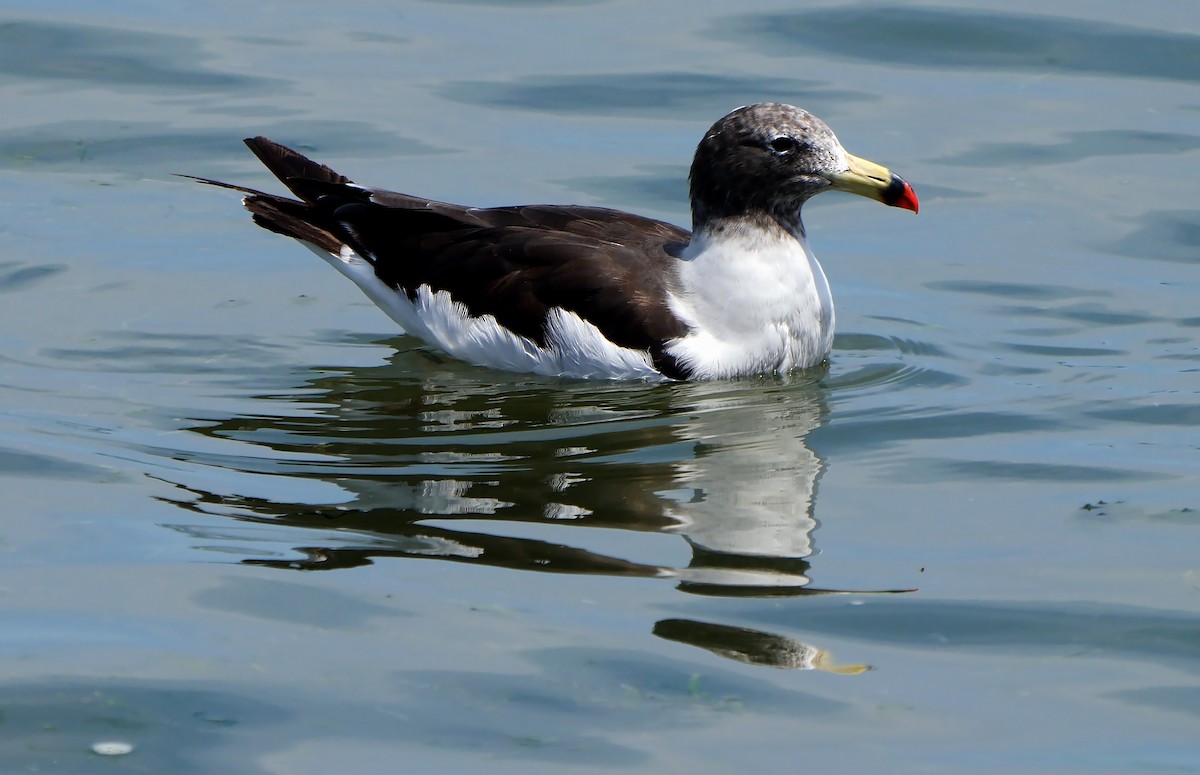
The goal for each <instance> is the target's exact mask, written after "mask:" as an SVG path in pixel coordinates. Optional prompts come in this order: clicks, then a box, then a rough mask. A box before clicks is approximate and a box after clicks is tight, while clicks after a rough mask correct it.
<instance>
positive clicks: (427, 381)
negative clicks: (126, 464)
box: [157, 350, 901, 667]
mask: <svg viewBox="0 0 1200 775" xmlns="http://www.w3.org/2000/svg"><path fill="white" fill-rule="evenodd" d="M429 357H430V356H429V355H428V354H426V353H424V352H423V351H419V350H414V351H408V352H400V353H398V354H397V355H396V356H395V358H394V359H393V363H392V364H390V365H388V366H384V367H379V368H366V369H355V370H351V371H349V372H345V373H339V374H336V375H328V376H322V377H320V378H318V379H316V380H314V381H312V383H311V385H310V387H311V388H312V391H313V392H315V394H316V395H315V396H312V397H310V399H309V401H310V402H311V401H316V402H317V403H315V404H314V403H309V404H308V405H309V406H311V407H317V409H316V410H314V411H308V412H304V413H301V414H298V413H297V412H296V407H295V399H296V396H295V395H287V396H279V397H272V396H263V397H261V398H262V399H263V400H264V402H265V403H266V404H268V405H269V403H270V402H271V401H278V402H280V406H281V411H280V412H279V413H277V414H272V413H270V412H269V411H267V412H263V413H258V414H255V415H253V416H239V417H230V418H227V419H218V420H215V421H213V422H211V423H202V424H199V425H197V426H196V427H195V428H194V430H195V431H196V432H198V433H201V434H204V435H206V436H209V437H212V438H216V439H222V440H225V441H236V442H243V443H249V444H253V445H256V446H259V447H266V448H269V449H270V450H271V454H270V455H269V456H265V457H264V456H261V455H256V456H253V457H251V456H244V457H243V456H238V455H216V454H211V453H199V452H189V453H181V452H179V451H164V450H158V451H157V454H167V455H169V456H172V457H175V458H177V459H183V460H186V461H187V462H189V463H191V464H198V465H201V466H206V467H213V468H217V469H222V470H226V471H233V472H237V473H239V474H249V475H251V476H252V477H255V478H260V479H261V478H274V477H284V478H285V479H286V481H287V482H291V483H299V482H306V483H310V484H311V483H319V484H321V485H324V486H325V487H326V488H327V489H326V490H324V491H323V492H326V495H325V496H324V497H314V498H311V499H309V500H303V501H302V500H301V499H300V498H301V497H302V496H301V495H299V493H305V494H306V495H305V496H303V497H308V495H307V494H309V493H311V492H313V489H312V488H304V487H297V486H292V485H288V486H282V487H275V488H271V489H272V493H271V494H270V495H269V496H264V495H262V494H261V492H262V490H263V488H262V487H258V488H257V490H258V492H259V493H260V494H257V495H253V496H252V495H246V494H235V493H230V492H217V491H214V489H213V487H212V485H211V481H212V480H211V478H209V479H206V480H205V481H206V482H209V484H208V485H207V486H201V485H198V484H195V483H189V482H179V481H173V482H171V483H172V484H173V485H175V486H176V487H178V488H179V489H180V490H181V491H182V492H183V493H184V494H182V495H181V496H180V497H177V498H172V499H171V502H172V503H175V504H177V505H178V506H180V507H183V508H185V509H189V510H194V511H199V512H203V513H216V514H221V515H226V516H230V517H233V518H235V519H237V520H239V521H241V522H245V523H252V524H263V525H272V526H278V525H284V526H287V527H289V528H293V529H295V530H299V531H303V532H300V533H296V532H295V531H293V532H291V533H289V536H290V539H291V540H304V541H306V543H304V544H302V545H297V546H295V547H294V551H295V552H298V553H299V555H300V556H299V557H295V556H288V557H283V556H267V557H255V558H249V559H246V560H243V561H244V562H246V563H250V564H255V565H262V566H269V567H275V568H282V569H291V570H302V571H311V570H334V569H340V568H352V567H355V566H361V565H365V564H369V563H372V562H374V561H376V560H378V559H380V558H409V559H439V560H444V561H448V562H455V563H469V564H473V565H484V566H489V567H501V568H509V569H516V570H525V571H534V572H538V573H561V574H588V575H597V576H631V577H646V578H665V579H670V580H672V581H673V582H674V583H675V584H676V585H677V587H678V589H679V590H681V591H683V592H687V593H690V594H696V595H707V596H722V597H783V596H786V597H795V596H803V595H819V594H829V593H836V592H846V591H850V590H835V589H822V588H817V587H814V586H813V585H811V583H810V578H809V573H810V568H811V566H810V557H811V555H812V554H813V537H812V534H813V531H814V529H815V528H816V527H817V520H816V518H815V517H814V504H815V498H816V491H817V484H818V481H819V479H820V476H821V473H822V470H823V468H824V463H823V461H822V459H821V458H820V457H819V456H818V455H817V454H816V453H815V452H814V451H813V450H812V449H810V448H809V446H808V444H807V437H808V435H809V433H810V432H811V431H812V430H813V429H814V428H816V427H818V426H819V425H821V424H822V423H824V422H825V418H826V415H827V412H828V409H827V406H826V397H827V388H825V387H823V386H822V385H821V384H820V382H819V380H820V379H821V378H823V377H824V376H825V375H824V374H823V373H817V374H809V375H804V376H800V377H797V378H795V379H794V380H793V381H791V382H790V383H785V382H783V381H778V380H772V381H766V382H764V381H760V380H753V381H747V382H727V383H720V384H672V385H642V384H634V385H618V384H608V383H604V384H594V383H575V382H558V381H553V380H536V379H533V380H521V379H520V378H517V377H508V376H507V375H493V376H495V377H496V378H497V381H494V382H490V383H489V382H488V381H487V380H486V378H485V379H482V380H481V379H480V375H481V373H482V374H488V373H487V372H480V371H479V370H469V371H468V370H464V369H462V368H460V367H459V366H458V365H457V364H446V365H445V367H444V368H436V369H433V370H431V369H429V364H428V363H425V364H424V368H413V367H412V366H407V365H405V364H404V363H403V362H404V361H406V360H409V359H412V358H421V359H428V358H429ZM422 372H424V373H425V374H426V375H430V374H433V375H434V376H426V377H424V378H422V377H421V376H420V375H421V373H422ZM501 380H508V381H501ZM248 489H250V490H254V489H255V488H254V487H253V486H252V487H250V488H248ZM179 529H182V530H186V531H189V532H193V531H194V532H195V533H196V534H197V535H198V536H199V537H203V538H210V539H215V538H217V536H215V535H205V531H204V529H202V528H197V527H194V526H179ZM585 529H590V530H585ZM612 530H619V531H627V532H634V533H638V534H644V535H654V534H664V535H667V536H679V537H680V538H681V539H682V540H683V541H684V542H685V543H686V546H687V549H688V555H689V561H688V562H687V563H686V565H677V564H672V563H669V562H666V561H663V562H654V561H646V560H640V559H630V558H628V557H625V556H620V555H618V554H616V553H614V551H613V550H612V549H611V548H609V547H611V546H612V545H613V541H612V534H611V533H610V532H608V531H612ZM223 537H224V538H227V537H228V536H223ZM643 543H644V542H643ZM638 545H641V544H638ZM656 545H657V546H660V547H661V546H664V545H663V544H661V543H658V544H656ZM642 548H643V549H644V546H642ZM677 551H678V546H677V545H671V546H670V547H668V548H667V549H665V550H660V553H662V554H674V553H675V552H677ZM881 591H882V592H893V591H901V590H881ZM655 632H656V633H657V634H659V635H660V636H662V637H664V638H667V639H669V640H677V641H679V640H683V641H686V642H691V643H693V644H695V645H699V646H701V647H703V648H706V649H708V650H710V651H712V652H713V653H718V654H721V655H722V656H729V657H732V658H736V659H740V660H743V661H747V662H753V663H759V664H771V665H774V666H793V667H813V666H820V665H822V657H821V656H820V655H819V654H817V653H815V652H813V650H812V649H811V647H807V646H805V645H804V644H796V643H793V642H790V640H789V639H786V638H781V637H779V636H774V635H772V634H770V633H761V632H757V631H753V630H744V629H740V628H726V627H724V626H723V625H714V624H703V623H698V622H693V623H684V622H681V621H673V622H660V623H659V624H658V625H657V626H656V629H655ZM739 644H740V645H739Z"/></svg>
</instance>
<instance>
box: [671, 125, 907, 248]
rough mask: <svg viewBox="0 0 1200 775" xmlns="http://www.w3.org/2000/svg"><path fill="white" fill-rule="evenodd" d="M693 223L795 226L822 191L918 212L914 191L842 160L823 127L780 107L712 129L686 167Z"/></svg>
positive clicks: (865, 165) (872, 168) (869, 166)
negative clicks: (751, 219)
mask: <svg viewBox="0 0 1200 775" xmlns="http://www.w3.org/2000/svg"><path fill="white" fill-rule="evenodd" d="M690 180H691V196H692V221H693V225H694V226H695V227H696V228H700V226H701V225H702V224H704V223H706V222H707V221H709V220H710V219H712V218H723V217H736V216H742V215H751V216H755V215H759V216H761V215H766V216H770V217H772V218H775V219H776V220H780V221H783V222H789V223H790V222H794V223H796V224H798V223H799V215H800V207H801V205H803V204H804V202H805V201H806V200H808V198H809V197H811V196H812V195H813V194H816V193H818V192H820V191H824V190H825V189H827V188H839V189H842V190H846V191H850V192H852V193H856V194H860V195H862V196H868V197H870V198H872V199H877V200H878V201H881V202H884V203H885V204H889V205H895V206H899V207H905V208H907V209H910V210H916V209H917V208H916V195H915V194H913V193H912V188H911V187H910V186H909V185H908V184H907V183H905V182H904V181H903V180H901V179H900V178H898V177H896V176H895V175H892V174H891V172H889V171H888V170H886V169H884V168H883V167H880V166H879V165H877V164H873V163H871V162H868V161H866V160H864V159H858V158H856V157H854V156H851V155H850V154H848V153H846V151H845V150H843V148H842V144H841V143H839V142H838V139H837V137H836V136H834V134H833V130H831V129H830V128H829V127H828V126H826V125H825V122H824V121H822V120H821V119H819V118H817V117H816V116H814V115H813V114H811V113H809V112H808V111H807V110H804V109H802V108H797V107H794V106H792V105H784V104H782V103H778V102H766V103H759V104H757V105H747V106H746V107H742V108H738V109H737V110H735V111H733V112H732V113H730V114H729V115H727V116H725V117H724V118H722V119H721V120H720V121H718V122H717V123H715V124H713V126H712V128H711V129H709V130H708V133H707V134H705V136H704V139H703V140H701V141H700V145H699V147H697V148H696V157H695V159H694V160H693V162H692V171H691V175H690Z"/></svg>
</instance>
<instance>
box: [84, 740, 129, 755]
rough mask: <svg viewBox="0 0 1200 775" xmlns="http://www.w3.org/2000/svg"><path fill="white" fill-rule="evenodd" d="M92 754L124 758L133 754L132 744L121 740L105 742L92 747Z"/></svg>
mask: <svg viewBox="0 0 1200 775" xmlns="http://www.w3.org/2000/svg"><path fill="white" fill-rule="evenodd" d="M92 753H94V754H99V755H100V756H124V755H125V754H128V753H133V743H126V742H124V741H122V740H105V741H103V742H100V743H94V744H93V745H92Z"/></svg>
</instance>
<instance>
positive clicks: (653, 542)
mask: <svg viewBox="0 0 1200 775" xmlns="http://www.w3.org/2000/svg"><path fill="white" fill-rule="evenodd" d="M1190 10H1191V7H1190V6H1187V5H1181V4H1176V3H1167V2H1163V3H1144V4H1139V5H1138V6H1137V7H1136V9H1135V8H1134V7H1132V6H1130V5H1128V4H1125V3H1114V2H1099V3H1097V2H1086V3H1085V2H1082V0H1080V1H1078V2H1062V3H1056V4H1055V6H1054V7H1053V8H1047V7H1046V6H1045V4H1035V3H1031V2H1018V3H1015V4H1014V3H1004V4H998V3H988V2H965V1H962V0H960V1H959V2H956V3H951V4H946V5H941V6H922V7H920V8H913V7H909V6H907V5H904V4H891V5H888V4H865V5H864V4H859V3H840V2H831V3H827V4H823V5H815V6H804V7H799V8H798V7H796V5H795V4H788V3H782V2H776V1H774V0H759V1H758V2H753V3H750V4H744V8H743V10H738V11H734V10H732V9H730V8H729V7H725V6H718V5H716V4H696V3H683V2H670V3H660V4H652V5H647V6H645V7H642V6H637V7H634V6H629V5H626V4H622V3H617V2H605V1H603V0H601V1H597V2H578V3H545V2H461V3H428V2H416V1H415V0H414V1H412V2H405V3H399V4H393V5H391V6H388V7H386V8H385V7H382V6H377V5H374V4H370V3H350V4H341V5H337V6H336V7H335V6H330V5H325V6H311V7H310V6H305V7H303V8H300V7H294V6H288V7H287V8H284V7H282V6H274V5H271V4H266V5H261V6H246V5H245V4H233V3H225V2H218V3H211V4H205V5H204V6H203V7H200V6H197V7H194V8H193V7H184V6H179V7H175V6H161V7H153V8H151V7H147V6H144V5H140V4H134V3H115V4H108V5H106V6H105V7H104V9H103V12H101V11H100V10H99V8H98V7H97V8H93V7H91V6H85V5H79V6H78V7H74V8H72V7H71V5H70V4H66V5H61V4H60V5H59V6H58V7H57V8H56V9H53V10H48V9H46V8H44V7H43V5H42V4H38V3H28V2H18V3H15V4H14V3H10V4H9V6H8V8H7V10H5V11H4V12H3V15H2V16H0V96H2V97H3V99H4V104H5V105H7V106H9V109H8V110H6V111H5V112H4V114H3V116H0V169H2V170H3V171H4V174H3V175H2V176H0V201H2V202H3V203H4V208H3V209H2V210H0V213H2V214H0V322H2V324H3V330H4V331H5V335H4V340H3V341H4V347H3V349H2V350H0V482H2V485H0V486H2V487H3V492H4V494H5V496H6V498H5V503H6V508H5V510H4V512H3V515H4V516H3V521H2V522H0V553H2V556H3V558H4V561H3V562H2V563H0V592H2V596H0V605H3V612H4V621H5V627H4V628H3V632H2V633H0V660H2V661H3V665H4V668H5V675H6V678H5V684H4V692H3V699H2V700H0V761H3V762H4V763H5V765H6V767H5V769H6V770H11V771H14V772H15V771H26V770H30V771H32V770H39V771H44V770H51V769H53V770H55V771H61V772H93V771H95V768H96V766H97V764H98V762H97V761H96V757H97V755H96V754H94V753H92V746H93V745H94V744H96V743H98V742H103V741H110V740H120V741H126V742H129V743H132V744H133V745H134V746H135V748H134V751H133V753H131V754H129V755H127V756H125V757H121V758H118V759H114V760H113V761H112V762H107V763H109V764H112V765H113V766H115V767H119V768H123V769H128V770H130V771H138V772H142V771H144V772H161V771H165V770H170V771H173V772H185V773H186V772H209V771H212V770H214V769H230V768H232V769H236V770H238V771H246V772H288V773H304V772H321V771H327V770H328V769H330V768H331V767H336V768H342V769H344V768H346V767H347V766H349V767H351V768H352V769H354V770H355V771H358V772H385V771H386V772H390V771H394V770H395V769H396V767H397V766H398V765H397V762H403V763H404V766H405V767H407V768H408V769H412V770H413V771H430V772H521V773H528V772H561V771H562V770H563V768H564V767H566V766H571V767H574V768H576V769H581V770H585V771H603V770H616V769H619V770H622V771H637V772H643V771H644V772H663V771H668V770H669V771H692V772H714V773H715V772H728V771H730V770H735V769H738V768H745V767H746V766H752V767H758V768H762V769H784V768H788V769H794V768H795V767H796V766H797V763H798V762H801V763H803V765H804V766H806V767H811V768H816V769H827V770H832V771H863V772H873V771H880V770H883V769H895V768H896V766H897V765H896V762H897V761H902V762H905V765H904V766H903V767H902V769H906V770H913V771H926V772H947V773H949V772H963V771H972V772H1012V771H1014V770H1020V771H1027V772H1087V773H1095V772H1110V771H1111V772H1140V771H1161V770H1184V771H1189V770H1198V769H1200V746H1198V745H1197V743H1196V742H1195V740H1196V734H1195V730H1196V725H1197V717H1198V716H1200V684H1198V683H1197V679H1196V676H1197V673H1198V672H1200V638H1198V637H1197V634H1196V633H1197V632H1200V617H1198V615H1197V614H1198V609H1197V604H1196V600H1197V590H1198V582H1197V576H1196V574H1197V566H1196V560H1195V556H1196V552H1195V547H1196V545H1197V541H1198V540H1200V533H1198V530H1200V523H1198V521H1197V514H1198V513H1200V511H1197V510H1198V509H1200V501H1198V498H1197V492H1200V444H1197V430H1198V426H1200V409H1198V408H1197V407H1198V406H1200V404H1198V402H1197V384H1198V383H1197V374H1198V369H1200V344H1198V342H1200V339H1198V338H1197V335H1198V331H1200V313H1198V312H1197V308H1196V304H1195V299H1196V298H1197V296H1198V292H1200V284H1198V281H1197V274H1196V265H1197V263H1198V262H1200V227H1198V224H1200V211H1197V209H1196V207H1195V205H1194V202H1195V201H1196V200H1197V196H1196V185H1195V175H1194V174H1193V173H1192V172H1191V170H1192V169H1193V168H1194V166H1195V162H1196V155H1197V153H1198V152H1200V132H1197V116H1198V113H1197V111H1198V110H1200V99H1197V97H1196V90H1195V86H1196V82H1197V79H1198V78H1200V72H1198V71H1197V65H1196V63H1197V62H1198V61H1200V30H1197V29H1196V28H1195V24H1194V19H1193V16H1194V15H1193V14H1191V13H1189V11H1190ZM763 99H773V100H783V101H788V102H795V103H797V104H801V105H804V106H805V107H808V108H810V109H811V110H813V111H815V112H817V113H818V114H820V115H822V116H823V117H824V118H826V119H827V120H828V121H829V122H830V123H831V124H832V125H833V127H834V129H835V130H836V131H837V132H838V134H839V137H840V138H841V139H842V141H843V143H844V144H845V145H846V146H847V147H848V148H849V149H850V150H851V151H853V152H855V153H857V154H860V155H863V156H866V157H868V158H871V159H873V160H875V161H878V162H881V163H884V164H887V165H889V166H890V167H892V168H893V169H894V170H896V171H897V172H898V173H900V174H902V175H904V176H905V177H906V178H907V179H909V180H910V181H911V182H912V183H913V184H914V186H915V187H916V189H917V191H918V192H919V194H920V196H921V200H922V212H921V215H920V216H919V217H918V218H911V217H905V216H906V214H904V213H901V212H899V211H896V210H889V209H886V208H880V207H875V206H873V205H872V204H871V203H869V202H865V201H863V200H859V199H851V198H849V197H838V196H836V195H829V196H827V197H821V198H819V199H817V200H816V201H814V202H813V203H812V204H811V205H810V207H808V208H806V217H807V220H806V223H807V224H808V227H809V232H810V237H811V240H812V242H813V245H814V248H815V250H816V251H817V254H818V255H819V256H820V257H821V259H822V261H823V263H824V266H825V269H826V272H827V274H828V275H829V278H830V281H831V284H832V286H833V291H834V295H835V299H836V301H837V304H838V325H839V329H838V331H839V333H838V338H837V341H836V343H835V349H834V353H833V357H832V358H831V361H830V364H829V365H828V366H827V367H822V368H818V369H814V370H811V371H809V372H804V373H798V374H793V375H790V376H788V377H786V378H769V379H768V378H763V379H747V380H739V381H731V382H723V383H712V384H694V385H689V384H667V385H643V384H612V383H585V382H574V381H567V380H554V379H543V378H534V377H528V376H522V375H509V374H500V373H496V372H492V371H488V370H482V369H475V368H472V367H469V366H465V365H462V364H457V363H454V362H449V361H447V360H446V359H444V358H442V357H440V356H438V355H437V354H436V353H432V352H430V351H428V350H426V349H424V348H422V347H420V346H419V344H418V343H417V342H415V341H414V340H411V339H409V338H406V337H404V336H400V335H397V334H396V332H395V330H394V329H393V328H392V326H391V324H390V323H389V321H388V320H387V319H386V318H385V317H384V316H383V315H382V314H381V313H379V312H378V311H377V310H376V309H375V308H374V307H373V306H372V305H371V304H370V303H369V302H368V301H366V300H365V299H363V298H361V296H360V295H358V292H357V291H356V290H355V289H354V288H352V287H350V286H349V284H347V283H345V282H344V281H343V280H341V279H340V278H338V277H337V276H335V275H334V273H332V272H329V270H328V268H327V267H325V266H323V265H322V263H321V262H318V261H314V260H313V259H312V257H311V255H309V254H308V253H307V252H306V251H304V250H302V249H301V248H299V247H298V246H296V245H294V244H291V243H289V242H288V241H286V240H283V239H280V238H278V237H276V236H275V235H272V234H268V233H266V232H263V231H261V230H259V229H256V228H255V227H253V225H252V224H251V223H250V222H249V220H248V218H247V217H246V215H245V213H244V212H243V211H241V209H240V208H239V207H238V204H237V200H236V197H235V196H232V195H230V194H229V193H228V192H221V191H214V190H208V189H203V188H201V187H198V186H194V185H192V184H189V183H188V182H187V181H183V180H181V179H178V178H173V177H171V173H174V172H183V173H190V174H198V175H204V176H210V177H219V178H224V179H233V180H235V181H238V182H242V183H246V184H248V185H253V186H272V185H274V184H273V183H271V182H270V181H268V180H267V175H266V173H265V172H264V171H263V170H262V169H260V168H259V167H258V166H257V162H256V161H255V160H254V159H253V157H252V156H251V155H250V154H249V153H247V152H246V151H245V149H244V148H243V147H242V146H241V143H240V142H239V139H240V138H241V137H244V136H250V135H255V134H266V135H268V136H271V137H274V138H276V139H278V140H280V141H282V142H286V143H289V144H294V145H295V146H297V147H298V148H301V149H302V150H304V151H306V152H310V153H312V154H313V155H315V156H317V157H318V158H319V159H320V160H322V161H324V162H327V163H329V164H331V165H332V166H334V167H335V168H336V169H338V170H339V171H342V172H344V173H346V174H348V175H350V176H351V177H354V178H356V179H359V180H361V181H362V182H364V183H372V184H380V185H387V186H391V187H395V188H400V189H404V190H409V191H413V192H415V193H421V194H426V195H429V196H432V197H436V198H440V199H446V200H454V201H463V202H469V203H473V204H480V205H488V204H507V203H516V202H526V201H546V202H578V203H586V204H600V205H606V206H614V207H622V208H627V209H633V210H637V211H639V212H643V213H646V214H649V215H652V216H655V217H660V218H665V219H668V220H672V221H674V222H678V223H685V222H686V214H687V202H686V200H685V195H686V186H685V177H686V172H687V165H688V163H689V162H690V155H691V152H692V149H693V148H694V145H695V143H696V141H697V140H698V138H699V136H700V133H701V132H703V130H704V129H705V128H706V127H707V126H708V125H709V124H710V123H711V122H712V121H713V120H715V119H716V118H717V117H719V116H720V115H722V114H723V113H725V112H727V111H728V110H729V109H731V108H733V107H735V106H737V105H740V104H744V103H747V102H752V101H756V100H763ZM316 571H329V572H325V573H318V572H316Z"/></svg>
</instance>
